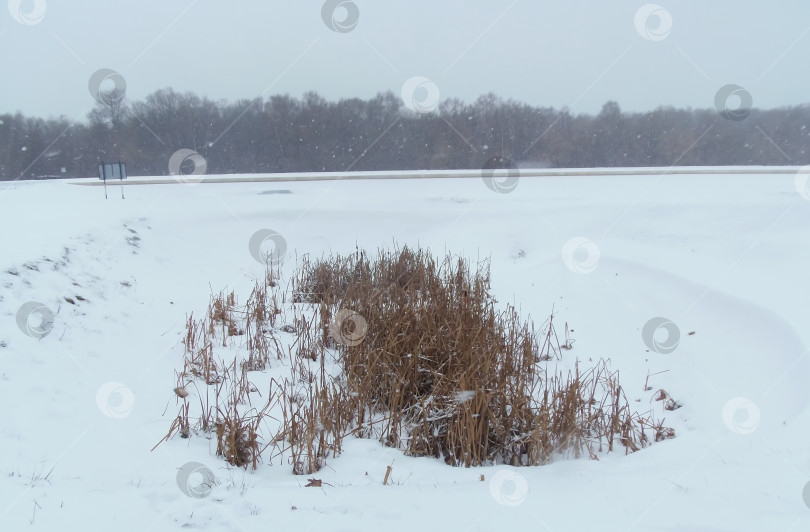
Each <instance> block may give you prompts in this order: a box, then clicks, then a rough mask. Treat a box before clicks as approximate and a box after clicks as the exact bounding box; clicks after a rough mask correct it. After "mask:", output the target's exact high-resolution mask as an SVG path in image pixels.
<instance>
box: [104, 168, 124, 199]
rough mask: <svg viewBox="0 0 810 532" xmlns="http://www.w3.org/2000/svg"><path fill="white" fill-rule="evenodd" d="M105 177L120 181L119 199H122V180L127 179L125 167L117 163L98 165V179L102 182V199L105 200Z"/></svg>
mask: <svg viewBox="0 0 810 532" xmlns="http://www.w3.org/2000/svg"><path fill="white" fill-rule="evenodd" d="M107 177H109V178H110V179H115V178H118V179H120V180H121V199H126V198H124V179H126V178H127V165H126V163H122V162H121V161H118V162H117V163H104V162H103V161H102V162H101V163H99V165H98V178H99V179H101V180H102V181H104V199H107Z"/></svg>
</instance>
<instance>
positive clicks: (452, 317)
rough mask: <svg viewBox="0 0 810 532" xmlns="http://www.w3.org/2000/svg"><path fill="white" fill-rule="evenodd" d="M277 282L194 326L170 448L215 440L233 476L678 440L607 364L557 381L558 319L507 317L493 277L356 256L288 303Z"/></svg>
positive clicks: (538, 459)
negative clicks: (349, 446) (351, 453)
mask: <svg viewBox="0 0 810 532" xmlns="http://www.w3.org/2000/svg"><path fill="white" fill-rule="evenodd" d="M277 278H278V273H277V272H268V274H267V276H266V277H265V279H263V280H261V281H259V282H257V283H256V286H255V288H254V290H253V292H252V293H251V295H250V297H249V298H248V300H247V302H246V303H245V304H244V305H239V304H238V303H237V300H236V296H235V294H234V293H233V292H231V293H226V292H221V293H220V294H218V295H215V296H212V298H211V303H210V305H209V310H208V313H207V314H206V317H205V318H204V319H202V320H195V319H194V318H193V316H191V317H189V319H188V323H187V329H186V336H185V338H184V347H185V356H184V359H185V360H184V367H183V370H182V372H179V373H178V376H177V387H176V388H175V393H176V395H177V398H178V401H181V402H182V403H181V406H180V412H179V414H178V416H177V417H176V418H175V420H174V423H173V424H172V426H171V428H170V430H169V433H168V434H167V436H166V437H165V438H164V440H163V441H165V440H167V439H169V438H170V437H171V436H172V435H173V434H174V433H175V432H178V431H179V433H180V434H181V436H183V437H188V436H189V434H190V433H191V432H193V431H194V430H202V431H208V432H211V433H214V434H215V435H216V440H217V454H219V455H221V456H223V457H224V458H225V459H226V460H227V461H228V462H229V463H231V464H233V465H238V466H243V467H248V466H249V465H252V466H253V467H254V468H255V467H256V466H257V463H258V461H259V460H260V459H261V457H262V456H263V453H264V452H265V451H266V450H267V449H268V448H269V447H272V448H273V452H272V453H271V454H272V456H271V461H272V460H273V459H274V458H276V457H281V459H283V460H286V461H287V462H288V463H289V464H290V465H291V466H292V471H293V473H295V474H312V473H314V472H315V471H317V470H318V469H320V468H321V467H322V466H323V465H324V464H325V461H326V459H327V458H328V457H329V456H330V455H331V456H334V455H336V454H338V453H340V452H341V449H342V441H343V438H345V437H346V436H348V435H354V436H358V437H366V438H375V439H378V440H379V441H381V442H382V443H383V444H385V445H388V446H392V447H396V448H399V449H402V450H403V451H405V452H406V453H408V454H410V455H414V456H433V457H437V458H442V459H444V460H445V461H446V462H447V463H448V464H452V465H464V466H472V465H486V464H497V463H507V464H512V465H539V464H544V463H547V462H548V461H550V460H551V459H552V458H553V457H554V456H555V455H566V454H571V455H574V456H581V455H584V454H587V455H588V456H590V457H592V458H597V456H598V454H599V453H600V452H603V451H606V450H607V451H613V450H614V448H615V446H617V445H618V446H623V447H624V449H625V452H634V451H636V450H639V449H641V448H643V447H645V446H647V445H649V444H650V443H651V442H653V441H660V440H662V439H666V438H671V437H673V436H674V431H673V430H672V429H671V428H669V427H666V426H664V424H663V420H660V421H657V420H655V419H654V418H653V415H652V413H649V412H648V413H646V414H639V413H637V412H634V411H633V410H631V408H630V406H629V403H628V401H627V399H626V397H625V394H624V392H623V390H622V387H621V385H620V384H619V380H618V373H617V372H614V371H612V370H611V369H610V367H609V364H608V362H606V361H604V360H600V361H599V362H598V363H596V364H595V365H594V366H593V367H591V368H587V369H581V368H580V365H579V363H578V362H577V363H573V364H570V365H568V368H567V369H564V370H558V369H556V368H555V369H550V368H549V366H551V363H552V362H553V363H554V364H556V365H560V366H563V367H565V366H566V363H567V361H565V360H563V355H564V353H566V352H568V351H570V350H571V348H572V345H573V340H571V339H570V337H569V330H568V326H567V324H566V326H565V334H564V341H563V343H562V344H561V342H560V339H559V338H558V336H557V333H556V330H555V325H554V315H553V312H552V315H551V316H550V317H549V318H548V320H547V321H546V322H545V323H543V325H542V326H541V328H540V331H536V330H535V327H534V325H533V324H532V322H531V321H530V320H529V321H522V320H521V319H520V317H519V315H518V312H517V311H516V310H515V309H514V308H513V307H511V306H508V305H507V306H506V307H504V308H502V309H498V308H496V304H497V301H496V300H495V299H494V298H493V296H492V295H491V293H490V275H489V265H488V263H487V262H479V263H474V264H472V265H470V263H468V262H467V261H465V260H464V259H462V258H458V257H452V256H449V255H448V256H447V257H446V258H445V259H444V260H443V261H441V262H438V261H437V260H436V259H434V257H433V256H431V255H430V254H429V253H428V252H427V251H425V250H423V249H415V250H413V249H410V248H408V247H404V248H397V249H394V250H391V251H386V250H380V251H378V253H377V255H376V256H375V257H373V258H371V257H369V256H368V255H367V254H366V253H365V252H364V251H361V250H357V251H356V252H355V253H353V254H351V255H348V256H340V255H338V256H331V257H329V258H324V259H321V260H317V261H310V260H309V259H307V258H304V260H303V263H302V264H301V265H300V267H299V268H297V270H296V272H295V275H294V277H293V279H292V280H291V282H290V285H289V287H288V290H287V291H285V292H282V293H281V294H280V295H279V288H278V284H277V282H276V279H277ZM288 294H289V297H288ZM287 300H289V304H287ZM290 313H291V314H292V316H290V315H289V314H290ZM282 332H283V333H285V334H289V335H290V336H292V337H293V340H292V343H291V344H290V345H286V346H284V347H282V345H281V342H280V341H279V340H278V334H280V333H282ZM235 339H238V341H237V343H238V346H235V345H234V342H235ZM229 346H230V347H229ZM226 348H231V349H235V350H236V353H237V354H236V355H234V353H233V351H230V352H229V353H230V356H232V357H233V358H234V360H233V362H232V363H230V364H225V363H224V361H217V360H216V358H215V354H216V353H217V350H220V351H222V350H223V349H226ZM284 354H286V355H287V356H286V357H285V356H284ZM271 359H275V360H279V361H280V362H281V363H282V364H284V361H285V360H288V361H289V364H288V365H287V368H286V371H288V373H287V374H285V375H282V376H280V377H276V376H274V377H273V378H271V379H270V380H269V390H268V391H267V393H266V396H262V404H263V406H262V407H260V408H259V407H254V406H253V405H252V404H251V396H252V394H258V395H260V396H261V394H260V393H259V392H258V389H257V388H256V387H255V386H254V385H253V384H252V383H251V381H250V379H249V372H252V371H263V372H266V371H268V370H269V368H268V364H269V361H270V360H271ZM198 383H199V384H200V385H201V389H200V387H198ZM191 386H193V387H194V389H195V390H196V392H197V393H196V396H197V397H198V401H199V408H195V411H196V412H198V415H197V420H196V422H195V423H194V424H193V425H192V420H191V418H192V417H194V416H190V414H189V406H190V405H189V397H190V396H191V395H190V393H189V392H190V391H191ZM262 440H264V441H266V442H267V443H264V444H262V443H261V441H262Z"/></svg>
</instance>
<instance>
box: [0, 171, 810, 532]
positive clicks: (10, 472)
mask: <svg viewBox="0 0 810 532" xmlns="http://www.w3.org/2000/svg"><path fill="white" fill-rule="evenodd" d="M794 177H795V176H794V175H791V174H786V173H784V172H783V171H781V170H780V171H776V170H774V171H773V172H769V171H768V169H761V173H759V174H743V173H739V174H735V173H730V174H727V175H710V174H709V173H707V174H705V175H628V176H621V175H611V176H597V175H594V176H580V175H570V176H564V177H526V178H521V179H520V181H519V183H518V186H517V188H516V189H515V190H514V191H512V192H510V193H496V192H493V191H492V190H490V189H489V188H487V186H485V184H484V183H483V182H482V180H481V179H480V178H479V179H475V178H458V177H455V178H439V179H411V180H371V181H365V180H346V181H322V182H319V181H313V182H283V183H279V182H275V183H274V182H247V183H227V184H221V183H217V184H205V183H204V184H196V185H195V184H182V185H178V184H172V185H168V184H167V185H145V186H128V187H125V190H124V192H125V194H126V199H121V190H120V187H118V186H117V185H116V184H114V183H110V184H109V186H108V192H109V199H107V200H105V199H104V194H103V190H102V189H100V188H96V187H83V186H76V185H75V184H73V183H71V182H66V181H44V182H22V181H21V182H12V183H0V222H1V223H2V227H3V230H2V233H0V250H1V251H0V283H2V285H1V286H2V288H1V289H0V404H2V405H3V409H2V415H0V523H2V525H0V528H2V530H4V531H18V530H59V531H68V530H81V531H96V530H98V531H101V530H104V531H108V530H127V531H128V530H133V531H134V530H137V531H144V532H145V531H162V530H178V529H191V530H195V529H200V530H215V531H219V530H227V531H253V530H256V531H258V530H262V531H264V530H296V531H307V530H312V531H316V530H318V531H332V530H334V531H378V530H389V531H390V530H403V531H404V530H408V531H413V530H429V531H432V530H437V531H438V530H459V531H504V530H547V531H552V532H557V531H560V532H561V531H568V530H606V531H613V530H616V531H650V532H653V531H679V532H686V531H689V532H710V531H711V532H732V531H735V532H737V531H757V532H759V531H762V530H774V531H777V530H778V531H785V532H787V531H801V530H810V507H808V504H807V503H806V502H805V500H804V497H803V490H805V487H806V486H807V485H808V482H810V413H809V411H808V408H807V407H808V401H809V400H810V394H809V393H808V386H809V385H810V357H808V345H810V326H808V325H809V324H810V320H809V319H808V318H810V310H809V308H810V307H808V298H807V294H808V292H807V289H808V285H809V284H810V277H808V264H810V200H808V199H807V198H806V197H804V196H807V195H808V194H807V193H806V192H807V191H806V190H805V191H803V192H804V193H805V194H804V196H803V195H802V193H801V192H802V191H801V190H797V187H796V184H797V182H798V181H797V180H796V179H794ZM278 191H288V193H286V192H284V193H274V192H278ZM260 229H272V230H274V231H277V232H278V233H280V234H281V235H283V237H284V239H285V240H286V242H287V245H288V250H287V256H286V260H285V263H284V264H285V266H284V268H285V270H289V269H290V268H291V267H292V266H294V264H295V261H296V256H298V257H300V256H301V255H303V254H310V255H311V256H313V257H319V256H321V255H324V254H328V253H330V252H345V253H349V252H352V251H354V250H355V249H356V248H357V247H360V248H363V249H366V250H369V251H372V252H374V251H376V250H377V249H378V248H379V247H381V246H382V247H391V245H392V244H393V243H394V242H396V243H398V244H400V245H404V244H407V245H414V246H416V245H421V246H423V247H427V248H429V249H430V250H431V251H432V252H433V253H434V255H437V256H439V257H443V256H444V255H445V253H446V252H452V253H455V254H459V255H463V256H465V257H467V258H469V259H472V260H478V259H482V258H488V259H490V261H491V270H492V290H493V292H494V294H495V295H496V297H497V299H498V300H499V302H500V303H501V304H505V303H507V302H508V303H513V304H514V305H515V306H516V307H518V309H519V311H520V312H521V314H522V315H523V316H531V317H532V318H533V319H534V321H535V323H536V324H537V325H540V324H541V323H542V322H543V321H544V320H545V319H546V318H547V317H548V315H549V313H550V312H551V310H552V306H553V307H554V311H555V323H557V324H558V332H561V330H562V329H561V327H562V324H564V323H567V324H568V326H569V327H570V328H572V329H573V330H574V332H573V333H572V334H571V336H572V337H573V338H574V339H575V342H574V344H573V349H572V350H571V351H567V352H566V353H565V355H564V356H565V357H569V358H574V357H575V358H578V359H579V360H581V361H583V363H587V362H588V361H596V360H598V359H599V358H603V357H604V358H609V359H610V362H611V367H612V368H613V369H614V370H618V371H619V373H620V376H621V381H622V384H623V386H624V388H625V393H626V394H627V396H628V399H629V400H630V402H631V406H634V407H637V408H638V410H639V411H642V412H643V411H647V410H650V409H652V410H653V411H654V412H655V413H656V415H657V416H658V417H664V418H665V419H666V422H667V424H668V425H670V426H672V427H673V428H674V429H675V430H676V437H675V438H674V439H671V440H667V441H664V442H659V443H655V444H653V445H652V446H650V447H647V448H645V449H643V450H641V451H639V452H637V453H634V454H630V455H625V453H624V450H621V451H619V452H615V453H612V454H607V453H605V454H603V455H600V459H599V460H598V461H595V460H589V459H587V458H582V459H565V460H558V461H555V462H553V463H551V464H549V465H545V466H541V467H524V468H512V467H506V466H493V467H482V468H463V467H462V468H453V467H450V466H448V465H445V464H444V462H443V461H440V460H437V459H432V458H413V457H407V456H405V455H403V454H402V453H401V452H400V451H397V450H395V449H390V448H386V447H383V446H382V445H380V444H379V443H377V442H375V441H370V440H360V439H354V438H350V439H347V440H346V442H345V450H344V452H343V454H342V455H341V456H339V457H337V458H334V459H330V460H329V461H328V462H327V466H326V467H325V468H324V469H322V470H321V471H319V472H318V473H316V474H315V475H312V476H313V477H317V478H319V479H322V480H323V482H324V484H323V486H322V487H321V488H312V487H305V484H306V483H307V479H306V478H304V477H300V476H295V475H293V474H292V467H291V466H290V465H289V464H287V463H283V462H279V461H278V460H276V461H274V462H272V463H268V462H265V463H262V464H261V465H260V466H259V468H258V470H256V471H251V470H248V471H245V470H243V469H240V468H235V467H232V466H229V465H228V464H226V463H225V462H224V461H223V460H222V459H221V458H219V457H217V456H216V455H215V451H216V443H215V441H214V440H209V439H206V438H204V437H202V436H192V437H191V438H190V439H182V438H179V437H177V436H176V437H174V438H173V439H172V440H170V441H169V442H167V443H164V444H162V445H160V446H159V447H157V448H156V449H155V450H154V451H151V449H152V447H154V445H155V444H156V443H157V442H158V441H159V440H160V439H161V438H163V437H164V436H165V435H166V433H167V431H168V428H169V425H170V423H171V421H172V419H173V418H174V416H175V415H176V413H177V407H176V402H175V397H174V393H173V392H172V388H173V387H174V386H175V371H176V370H179V369H181V365H182V356H183V346H182V343H181V337H182V334H183V331H184V326H185V320H186V316H187V315H188V314H189V313H191V312H194V313H195V314H198V315H199V314H201V313H202V312H204V311H205V309H206V308H207V304H208V300H209V296H210V293H211V292H212V291H213V292H219V291H220V290H222V289H225V288H226V287H227V288H228V289H229V290H234V291H235V292H236V293H237V295H238V296H239V297H240V300H242V301H244V300H245V299H246V298H247V296H248V295H249V293H250V290H251V288H252V286H253V282H254V280H255V279H257V278H259V277H260V276H262V274H263V272H264V265H262V264H259V263H258V262H257V261H256V260H254V258H253V257H252V256H251V254H250V252H249V249H248V242H249V240H250V238H251V236H252V235H253V234H254V233H255V232H256V231H258V230H260ZM574 238H579V239H580V240H577V241H575V242H576V243H577V245H576V246H574V247H573V248H572V247H571V246H570V245H569V246H567V247H566V243H568V242H570V241H571V239H574ZM563 249H566V250H568V251H566V252H565V253H563ZM572 249H573V251H571V250H572ZM76 296H81V297H82V298H84V299H85V301H81V300H78V299H77V298H76ZM65 298H71V299H73V301H74V303H76V304H71V303H69V302H67V301H66V299H65ZM30 301H36V302H40V303H42V304H43V305H45V306H46V307H47V308H49V309H51V310H52V311H53V313H54V314H55V316H54V321H53V329H52V330H51V331H50V333H49V334H47V336H45V337H43V338H40V339H36V338H32V337H29V336H28V335H26V334H24V333H23V331H22V330H21V328H20V327H18V324H17V312H18V310H19V309H20V307H21V306H23V305H24V304H25V303H28V302H30ZM657 317H664V318H667V319H668V320H671V322H673V323H674V324H675V325H676V326H677V329H678V331H679V333H680V336H679V342H678V344H677V346H676V347H675V348H674V350H672V351H671V352H668V353H663V352H655V351H654V350H649V348H648V347H647V345H645V341H644V339H643V337H642V329H643V328H644V325H645V323H647V322H648V321H649V320H650V319H653V318H657ZM659 333H661V331H659ZM692 333H694V334H692ZM655 338H656V339H658V340H659V341H661V342H662V343H665V342H666V341H668V340H670V338H668V337H667V335H666V334H665V333H664V334H663V336H661V334H657V335H656V336H655ZM280 363H281V362H277V364H280ZM648 374H650V375H651V376H650V377H649V383H648V385H649V387H650V388H651V389H650V390H645V389H644V384H645V379H646V378H647V375H648ZM659 389H664V390H666V391H667V392H668V393H669V394H670V395H671V397H672V398H673V399H675V400H677V401H678V402H679V403H681V404H682V405H683V406H682V407H681V408H679V409H677V410H674V411H665V410H664V409H663V405H662V402H659V401H654V400H653V398H654V395H655V393H656V392H657V390H659ZM188 462H200V463H202V464H204V465H205V466H207V467H208V468H209V469H210V470H211V471H212V472H213V473H214V475H215V476H216V484H215V486H214V487H213V490H212V491H211V493H210V495H209V496H207V497H204V498H193V497H189V496H187V495H185V494H184V493H183V492H182V491H181V489H180V488H179V487H178V483H177V473H178V470H179V469H180V468H181V467H182V466H184V464H186V463H188ZM389 465H390V466H392V473H391V482H390V483H389V484H390V485H387V486H384V485H383V477H384V475H385V472H386V467H387V466H389ZM481 475H484V479H485V480H483V481H482V480H481ZM807 498H808V499H810V494H809V495H808V496H807ZM808 503H810V500H808Z"/></svg>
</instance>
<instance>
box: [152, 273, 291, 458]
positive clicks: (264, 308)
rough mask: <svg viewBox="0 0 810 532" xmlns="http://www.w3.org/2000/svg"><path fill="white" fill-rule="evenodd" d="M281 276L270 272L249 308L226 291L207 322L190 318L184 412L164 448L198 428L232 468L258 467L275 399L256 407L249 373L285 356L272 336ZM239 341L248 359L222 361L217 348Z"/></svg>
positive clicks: (181, 389)
mask: <svg viewBox="0 0 810 532" xmlns="http://www.w3.org/2000/svg"><path fill="white" fill-rule="evenodd" d="M276 276H277V272H274V271H272V270H268V271H267V274H266V276H265V278H264V279H262V280H259V281H257V282H256V285H255V287H254V289H253V292H252V293H251V295H250V297H249V298H248V300H247V302H246V303H245V304H244V305H239V304H238V303H237V300H236V296H235V294H234V292H230V293H225V292H220V293H219V294H216V295H212V296H211V300H210V303H209V305H208V312H207V314H206V317H205V318H203V319H202V320H195V319H194V316H193V314H192V315H191V316H189V317H188V319H187V323H186V334H185V336H184V337H183V346H184V357H183V370H182V371H181V372H179V373H178V374H177V376H176V380H177V386H176V387H175V388H174V392H175V395H176V396H177V400H178V401H181V405H180V411H179V413H178V415H177V417H176V418H175V419H174V421H173V422H172V425H171V427H170V428H169V432H168V433H167V435H166V436H165V437H164V438H163V439H162V440H161V441H160V442H158V445H160V443H162V442H164V441H167V440H168V439H170V438H171V437H172V436H173V435H174V434H175V433H177V432H179V434H180V436H181V437H183V438H188V437H189V436H190V434H191V432H192V430H201V431H203V432H211V433H213V434H214V435H215V436H216V441H217V455H219V456H222V457H224V458H225V460H226V461H227V462H228V463H230V464H232V465H236V466H242V467H247V466H248V465H252V466H253V467H254V468H255V467H256V466H257V464H258V461H259V460H260V458H261V451H262V449H260V446H259V439H260V434H259V429H260V426H261V424H262V421H263V420H264V419H265V417H266V416H267V413H268V409H269V407H270V405H271V404H272V403H273V401H274V398H273V397H270V398H269V399H268V400H267V402H266V403H265V405H264V407H263V408H261V409H257V408H255V407H253V406H252V405H251V395H250V394H251V393H252V392H256V391H257V390H256V388H255V387H254V386H253V384H252V383H251V382H250V380H249V378H248V372H250V371H261V370H264V369H266V367H267V365H268V362H269V360H270V358H271V353H273V352H274V354H275V357H276V358H278V357H280V356H281V352H282V349H281V346H280V345H279V344H278V342H277V340H276V338H275V337H274V335H273V334H272V329H273V327H274V325H275V321H276V318H277V316H278V315H279V314H281V310H280V309H279V305H278V294H277V293H276V290H275V289H276V288H277V283H276V281H275V279H276ZM234 337H238V338H240V340H241V345H240V346H238V349H239V352H241V353H242V354H243V355H245V356H242V357H239V356H238V355H236V356H234V360H233V362H231V363H230V364H226V363H225V362H224V360H219V361H218V360H217V358H216V356H215V351H216V349H217V348H228V347H233V339H234ZM245 351H246V353H245ZM198 382H199V383H200V384H201V388H202V390H201V389H200V386H197V383H198ZM192 387H193V388H194V389H195V390H196V392H197V393H196V396H197V399H198V401H199V411H198V416H197V421H196V423H195V424H194V425H193V426H192V422H191V419H190V418H191V416H190V414H189V411H190V407H191V404H190V399H189V398H190V397H191V388H192ZM212 396H213V397H212ZM155 447H157V445H156V446H155Z"/></svg>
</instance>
